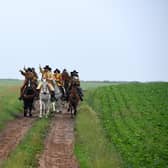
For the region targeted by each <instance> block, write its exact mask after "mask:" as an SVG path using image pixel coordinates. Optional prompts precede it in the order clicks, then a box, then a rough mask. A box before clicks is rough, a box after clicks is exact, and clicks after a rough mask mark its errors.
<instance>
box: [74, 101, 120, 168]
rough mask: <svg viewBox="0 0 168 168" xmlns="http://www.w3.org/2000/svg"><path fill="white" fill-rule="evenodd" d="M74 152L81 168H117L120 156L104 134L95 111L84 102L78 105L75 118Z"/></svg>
mask: <svg viewBox="0 0 168 168" xmlns="http://www.w3.org/2000/svg"><path fill="white" fill-rule="evenodd" d="M75 153H76V156H77V158H78V160H79V163H80V167H81V168H91V167H92V168H112V167H114V168H118V167H121V160H120V157H119V156H118V155H117V153H116V151H115V149H114V147H113V145H112V144H109V143H108V141H107V140H106V138H105V136H104V132H103V129H102V128H101V125H100V122H99V119H98V118H97V116H96V113H95V112H94V111H93V110H92V109H91V108H90V107H89V106H88V105H86V104H83V105H81V106H80V109H79V113H78V115H77V120H76V143H75Z"/></svg>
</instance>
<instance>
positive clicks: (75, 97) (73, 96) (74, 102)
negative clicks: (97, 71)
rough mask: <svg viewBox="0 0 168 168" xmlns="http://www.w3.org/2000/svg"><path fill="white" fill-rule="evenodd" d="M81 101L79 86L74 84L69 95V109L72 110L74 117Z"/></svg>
mask: <svg viewBox="0 0 168 168" xmlns="http://www.w3.org/2000/svg"><path fill="white" fill-rule="evenodd" d="M79 101H80V97H79V94H78V91H77V88H76V86H72V87H71V90H70V91H69V96H68V103H69V108H68V111H70V112H71V117H72V118H73V117H74V116H75V115H76V112H77V106H78V104H79Z"/></svg>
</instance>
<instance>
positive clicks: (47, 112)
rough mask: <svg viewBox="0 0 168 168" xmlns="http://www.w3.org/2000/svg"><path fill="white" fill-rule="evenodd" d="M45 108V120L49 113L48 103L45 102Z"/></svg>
mask: <svg viewBox="0 0 168 168" xmlns="http://www.w3.org/2000/svg"><path fill="white" fill-rule="evenodd" d="M45 107H46V109H45V110H46V118H47V117H48V116H49V112H50V102H46V104H45Z"/></svg>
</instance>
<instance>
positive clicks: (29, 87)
mask: <svg viewBox="0 0 168 168" xmlns="http://www.w3.org/2000/svg"><path fill="white" fill-rule="evenodd" d="M35 86H36V85H35V83H33V82H32V81H31V80H28V81H27V83H26V85H25V87H24V89H23V93H22V95H23V103H24V116H25V117H26V116H27V113H29V116H30V117H31V116H32V113H31V111H32V108H33V102H34V98H35V96H36V95H37V94H36V87H35Z"/></svg>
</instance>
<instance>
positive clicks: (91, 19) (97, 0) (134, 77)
mask: <svg viewBox="0 0 168 168" xmlns="http://www.w3.org/2000/svg"><path fill="white" fill-rule="evenodd" d="M167 9H168V1H167V0H61V1H60V0H29V1H23V0H15V1H13V0H5V1H0V78H18V79H23V77H22V76H21V74H20V73H19V70H20V69H23V67H24V66H26V67H35V68H36V70H37V72H38V73H39V68H38V67H39V65H41V66H42V67H44V66H45V65H50V66H51V67H52V70H55V69H56V68H58V69H60V70H63V69H64V68H66V69H67V70H68V71H69V72H70V71H72V70H74V69H75V70H77V71H78V72H79V76H80V79H81V80H110V81H142V82H145V81H168V74H167V73H168V10H167Z"/></svg>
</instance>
